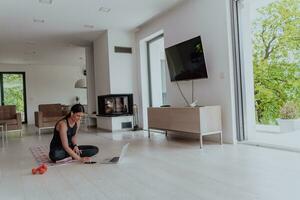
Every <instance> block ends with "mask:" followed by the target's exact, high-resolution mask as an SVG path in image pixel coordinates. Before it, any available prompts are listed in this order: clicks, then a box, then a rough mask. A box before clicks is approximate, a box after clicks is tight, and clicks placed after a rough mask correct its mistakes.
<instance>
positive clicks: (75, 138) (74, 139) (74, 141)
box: [72, 122, 80, 145]
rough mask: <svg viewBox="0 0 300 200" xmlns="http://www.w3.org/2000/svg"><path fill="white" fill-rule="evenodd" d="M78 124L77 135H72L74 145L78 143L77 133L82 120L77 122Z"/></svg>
mask: <svg viewBox="0 0 300 200" xmlns="http://www.w3.org/2000/svg"><path fill="white" fill-rule="evenodd" d="M76 124H77V129H76V133H75V135H74V136H73V137H72V144H73V145H75V144H76V145H77V134H78V132H79V126H80V122H79V123H76Z"/></svg>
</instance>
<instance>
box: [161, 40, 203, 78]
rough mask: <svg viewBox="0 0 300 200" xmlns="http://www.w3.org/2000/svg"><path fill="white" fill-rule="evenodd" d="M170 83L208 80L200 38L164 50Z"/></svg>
mask: <svg viewBox="0 0 300 200" xmlns="http://www.w3.org/2000/svg"><path fill="white" fill-rule="evenodd" d="M165 53H166V57H167V63H168V68H169V73H170V78H171V81H181V80H191V79H200V78H208V76H207V70H206V64H205V59H204V52H203V47H202V42H201V37H200V36H198V37H195V38H192V39H190V40H187V41H184V42H181V43H179V44H176V45H174V46H171V47H168V48H166V49H165Z"/></svg>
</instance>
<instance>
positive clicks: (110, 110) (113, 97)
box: [98, 94, 133, 117]
mask: <svg viewBox="0 0 300 200" xmlns="http://www.w3.org/2000/svg"><path fill="white" fill-rule="evenodd" d="M132 114H133V95H132V94H109V95H102V96H98V116H104V117H105V116H106V117H116V116H123V115H132Z"/></svg>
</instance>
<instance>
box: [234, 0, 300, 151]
mask: <svg viewBox="0 0 300 200" xmlns="http://www.w3.org/2000/svg"><path fill="white" fill-rule="evenodd" d="M233 2H234V4H235V5H236V11H237V12H236V16H237V17H236V19H235V20H236V21H235V22H237V24H238V26H237V30H238V31H237V32H238V33H237V35H236V36H237V37H238V39H239V40H238V42H237V44H238V46H239V47H240V51H239V52H238V54H239V56H240V57H239V59H237V60H238V61H240V64H241V65H240V71H239V72H240V75H241V79H240V82H241V89H242V90H241V91H242V92H241V94H242V97H241V100H242V102H243V103H242V105H244V106H242V108H243V112H240V113H243V115H244V116H243V119H244V125H245V132H246V135H247V137H246V139H248V141H250V142H254V143H261V144H267V145H274V146H278V147H279V146H280V147H283V148H297V149H300V119H299V118H300V89H299V88H300V64H299V63H300V27H299V24H300V18H299V16H300V1H299V0H265V1H261V0H243V1H233ZM240 123H241V122H240ZM288 126H289V127H288Z"/></svg>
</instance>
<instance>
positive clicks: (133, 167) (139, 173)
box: [0, 131, 300, 200]
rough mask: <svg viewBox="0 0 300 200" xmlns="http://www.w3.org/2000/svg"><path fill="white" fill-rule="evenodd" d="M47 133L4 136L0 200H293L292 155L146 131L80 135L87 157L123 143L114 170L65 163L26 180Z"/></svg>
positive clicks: (298, 180)
mask: <svg viewBox="0 0 300 200" xmlns="http://www.w3.org/2000/svg"><path fill="white" fill-rule="evenodd" d="M51 136H52V135H51V134H47V133H44V134H42V135H41V136H37V135H35V134H32V135H30V134H27V135H26V134H25V135H24V137H23V138H19V137H18V136H16V137H12V136H10V137H9V139H8V143H7V144H5V146H4V147H0V199H1V200H2V199H3V200H4V199H5V200H6V199H30V200H31V199H43V200H47V199H53V200H54V199H55V200H57V199H64V200H66V199H72V200H76V199H103V200H106V199H109V200H114V199H116V200H117V199H120V200H124V199H125V200H126V199H136V200H144V199H151V200H153V199H163V200H167V199H172V200H173V199H175V200H176V199H178V200H183V199H184V200H192V199H197V200H199V199H204V200H217V199H220V200H226V199H228V200H250V199H259V200H262V199H265V200H270V199H272V200H276V199H281V200H282V199H287V200H290V199H291V200H292V199H299V197H300V190H299V185H300V167H299V166H300V154H298V153H292V152H287V151H279V150H272V149H265V148H259V147H253V146H247V145H223V146H221V145H219V144H205V145H204V149H202V150H201V149H199V142H198V140H192V139H182V138H169V139H168V140H166V139H165V137H164V135H162V134H153V135H152V138H151V140H149V139H148V138H147V133H146V132H118V133H113V134H112V133H100V132H95V131H91V132H88V133H80V135H79V144H93V145H97V146H98V147H99V148H100V154H99V155H97V156H96V158H95V160H101V159H102V158H105V157H107V156H111V155H114V154H116V153H117V152H118V151H119V150H120V148H121V146H122V144H125V143H127V142H130V146H129V151H128V154H127V156H126V159H125V160H124V162H123V163H121V164H119V165H101V164H94V165H84V164H71V165H66V166H56V167H51V168H49V170H48V172H47V173H46V174H44V175H35V176H33V175H31V168H32V167H34V166H35V162H34V160H33V157H32V156H31V153H30V152H29V150H28V148H29V147H30V146H31V145H36V144H49V142H50V140H51Z"/></svg>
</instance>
